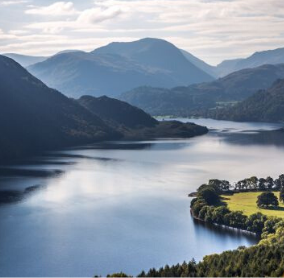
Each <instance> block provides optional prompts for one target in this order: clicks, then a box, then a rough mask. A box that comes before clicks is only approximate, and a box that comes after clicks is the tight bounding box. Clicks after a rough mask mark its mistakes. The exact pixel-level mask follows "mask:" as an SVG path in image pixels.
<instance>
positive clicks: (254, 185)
mask: <svg viewBox="0 0 284 278" xmlns="http://www.w3.org/2000/svg"><path fill="white" fill-rule="evenodd" d="M257 182H258V178H257V177H255V176H253V177H251V178H250V179H249V186H250V188H251V189H257Z"/></svg>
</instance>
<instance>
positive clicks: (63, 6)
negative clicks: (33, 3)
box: [25, 2, 77, 16]
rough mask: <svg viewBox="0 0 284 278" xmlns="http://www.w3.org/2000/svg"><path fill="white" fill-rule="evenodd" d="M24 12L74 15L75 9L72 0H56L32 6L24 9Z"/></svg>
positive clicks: (46, 14)
mask: <svg viewBox="0 0 284 278" xmlns="http://www.w3.org/2000/svg"><path fill="white" fill-rule="evenodd" d="M25 13H26V14H32V15H44V16H65V15H74V14H76V13H77V11H76V10H75V8H74V4H73V3H72V2H56V3H53V4H52V5H50V6H44V7H33V8H31V9H28V10H26V11H25Z"/></svg>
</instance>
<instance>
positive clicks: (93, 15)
mask: <svg viewBox="0 0 284 278" xmlns="http://www.w3.org/2000/svg"><path fill="white" fill-rule="evenodd" d="M121 13H123V9H121V8H119V7H109V8H93V9H88V10H85V11H83V12H82V13H81V14H80V16H79V17H78V19H77V21H78V22H83V23H99V22H103V21H105V20H108V19H113V18H115V17H117V16H119V15H120V14H121Z"/></svg>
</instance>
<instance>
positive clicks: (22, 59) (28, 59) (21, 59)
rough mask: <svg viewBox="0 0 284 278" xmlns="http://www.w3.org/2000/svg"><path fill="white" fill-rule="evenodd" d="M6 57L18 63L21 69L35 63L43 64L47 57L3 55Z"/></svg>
mask: <svg viewBox="0 0 284 278" xmlns="http://www.w3.org/2000/svg"><path fill="white" fill-rule="evenodd" d="M3 55H4V56H6V57H9V58H11V59H13V60H14V61H16V62H17V63H19V64H20V65H21V66H22V67H24V68H26V67H28V66H31V65H33V64H36V63H40V62H43V61H44V60H46V59H47V58H48V57H44V56H28V55H21V54H16V53H5V54H3Z"/></svg>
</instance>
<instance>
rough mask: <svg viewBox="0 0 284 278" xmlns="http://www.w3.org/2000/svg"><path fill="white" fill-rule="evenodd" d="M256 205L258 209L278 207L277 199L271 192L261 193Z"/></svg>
mask: <svg viewBox="0 0 284 278" xmlns="http://www.w3.org/2000/svg"><path fill="white" fill-rule="evenodd" d="M256 203H257V206H258V207H259V208H268V207H270V206H273V207H278V205H279V202H278V199H277V197H276V196H275V195H274V194H273V193H272V192H263V193H261V194H260V195H259V196H258V197H257V201H256Z"/></svg>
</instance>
